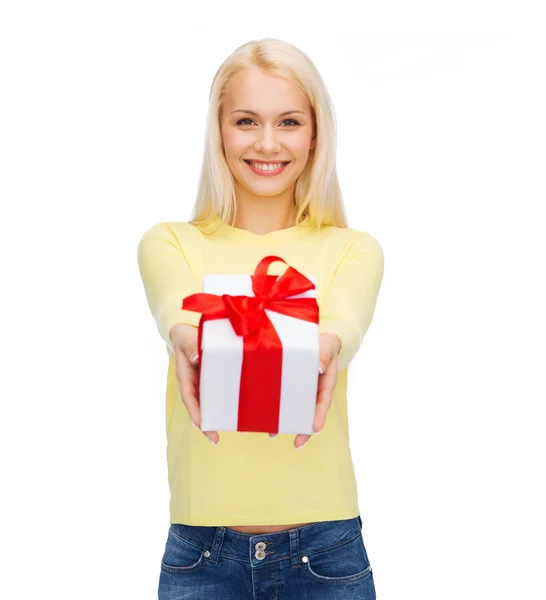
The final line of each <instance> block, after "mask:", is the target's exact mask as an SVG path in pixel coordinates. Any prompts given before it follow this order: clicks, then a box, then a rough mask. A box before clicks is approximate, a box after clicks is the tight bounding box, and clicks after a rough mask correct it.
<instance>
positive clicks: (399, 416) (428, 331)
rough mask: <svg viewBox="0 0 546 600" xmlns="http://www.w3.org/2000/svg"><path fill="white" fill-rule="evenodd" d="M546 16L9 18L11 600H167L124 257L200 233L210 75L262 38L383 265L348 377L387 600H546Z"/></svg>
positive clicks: (5, 506) (156, 431) (152, 384)
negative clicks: (271, 41) (305, 63)
mask: <svg viewBox="0 0 546 600" xmlns="http://www.w3.org/2000/svg"><path fill="white" fill-rule="evenodd" d="M538 4H539V3H538V2H536V3H534V4H531V3H529V2H527V3H518V4H516V2H492V1H490V2H486V1H483V0H482V1H476V0H473V1H472V2H469V1H466V2H461V1H458V2H451V3H446V2H423V1H419V2H398V3H394V2H380V3H378V2H373V3H371V2H370V3H364V4H362V3H355V4H353V3H348V2H340V1H337V2H335V3H320V2H313V3H307V2H306V3H303V2H300V3H295V2H290V3H283V2H280V3H279V2H275V3H273V4H271V3H246V2H245V3H243V2H228V3H224V4H222V5H220V4H218V5H216V4H214V3H211V2H199V3H185V2H181V1H179V2H150V1H149V2H134V1H133V2H121V1H113V0H110V1H108V2H104V1H98V0H95V1H94V2H83V1H79V2H74V1H73V2H58V1H57V2H54V1H50V2H23V1H18V2H16V1H15V0H12V1H11V2H9V1H7V2H4V3H3V4H2V8H1V9H0V69H1V71H0V85H1V86H2V90H1V93H0V103H1V106H0V128H1V129H0V173H1V176H0V186H1V187H0V194H1V210H2V218H1V222H0V223H1V225H0V226H1V231H2V235H1V241H0V243H1V247H0V250H1V257H2V288H3V291H2V294H1V296H0V298H1V302H2V307H1V308H2V310H1V313H0V314H1V317H0V318H1V319H2V322H1V326H2V329H1V331H2V335H1V348H2V350H1V351H2V376H1V378H0V385H1V389H0V398H1V411H2V412H1V415H0V427H1V429H0V444H1V447H0V451H1V456H2V465H1V469H2V471H1V472H2V494H1V500H0V502H1V512H0V515H1V516H0V518H1V523H0V526H1V536H0V544H1V546H2V548H1V549H2V554H3V559H2V569H1V570H2V576H1V578H0V596H1V597H3V598H9V599H10V600H15V599H20V598H21V599H22V598H24V599H27V598H28V599H30V598H32V599H34V598H41V597H44V596H46V595H47V596H51V597H55V598H58V599H59V600H60V599H69V598H70V599H73V598H78V599H80V600H84V599H93V600H95V599H97V598H105V599H110V598H111V599H114V598H131V599H140V598H142V599H151V598H155V597H157V582H158V577H159V561H160V558H161V555H162V552H163V550H164V545H165V541H166V538H167V530H168V484H167V471H166V468H167V466H166V439H165V430H164V426H165V421H164V418H165V407H164V403H165V397H164V392H165V383H166V380H165V378H166V368H167V354H166V350H165V346H164V343H163V341H162V340H161V338H160V336H159V334H158V332H157V330H156V328H155V325H154V323H153V321H152V317H151V314H150V313H149V312H148V307H147V305H146V303H145V298H144V292H143V288H142V283H141V280H140V278H139V273H138V268H137V261H136V249H137V244H138V241H139V239H140V236H141V235H142V233H143V232H144V230H146V229H147V228H148V227H150V226H151V225H153V224H155V223H156V222H158V221H163V220H187V219H188V218H189V216H190V212H191V208H192V206H193V202H194V198H195V194H196V190H197V179H198V174H199V168H200V165H201V158H202V151H203V142H204V129H205V117H206V110H207V102H208V94H209V88H210V84H211V81H212V77H213V76H214V73H215V72H216V70H217V68H218V67H219V66H220V64H221V62H222V61H223V60H224V59H225V58H226V57H227V56H228V55H229V54H230V53H231V52H232V51H233V50H234V49H235V48H236V47H237V46H239V45H241V44H243V43H244V42H246V41H249V40H251V39H258V38H261V37H277V38H280V39H285V40H287V41H290V42H292V43H294V44H295V45H297V46H299V47H300V48H301V49H302V50H303V51H304V52H306V53H307V54H308V55H309V56H310V57H311V59H312V60H313V61H314V62H315V64H316V65H317V67H318V69H319V70H320V72H321V74H322V76H323V78H324V80H325V82H326V85H327V87H328V89H329V92H330V94H331V96H332V99H333V101H334V105H335V109H336V116H337V121H338V131H339V139H338V174H339V177H340V181H341V185H342V190H343V194H344V198H345V201H346V207H347V212H348V216H349V220H350V225H351V226H352V227H354V228H357V229H360V230H364V231H369V232H370V233H371V234H372V235H374V236H375V237H376V238H377V239H378V240H379V241H380V243H381V245H382V247H383V250H384V253H385V274H384V281H383V285H382V288H381V291H380V296H379V300H378V304H377V309H376V313H375V316H374V320H373V322H372V325H371V327H370V330H369V332H368V334H367V336H366V338H365V340H364V343H363V345H362V347H361V350H360V352H359V353H358V355H357V357H356V358H355V360H354V363H353V365H352V366H351V368H350V375H349V377H350V379H349V411H350V427H351V448H352V451H353V456H354V461H355V469H356V472H357V473H356V474H357V480H358V484H359V501H360V508H361V515H362V519H363V533H364V539H365V543H366V547H367V549H368V553H369V556H370V559H371V562H372V564H373V567H374V576H375V583H376V587H377V591H378V598H380V599H381V600H411V599H415V600H455V599H456V600H460V599H461V598H464V599H465V600H484V599H490V598H491V599H493V598H495V600H504V599H513V598H518V599H525V600H544V599H545V598H546V582H545V579H544V564H545V560H546V553H545V550H544V548H545V541H544V539H545V535H546V527H545V517H544V506H545V505H546V497H545V494H544V491H543V489H544V483H545V482H544V479H545V477H544V471H545V469H544V455H545V450H546V448H545V444H544V429H545V421H544V418H543V416H542V415H541V409H542V408H543V407H544V404H545V400H546V393H545V392H546V385H545V358H546V356H545V354H546V353H545V334H546V327H545V325H546V323H545V317H544V307H545V306H546V293H545V284H544V274H545V266H544V264H545V261H546V244H545V241H544V229H545V220H544V216H543V213H542V209H543V208H544V203H545V200H546V197H545V187H546V186H545V164H546V160H545V159H546V151H545V148H546V145H545V135H546V122H545V121H546V119H545V110H544V107H545V106H546V93H545V87H544V86H545V72H546V70H545V51H546V46H545V43H544V29H545V21H544V18H543V17H541V16H540V14H539V12H538ZM357 11H358V12H357ZM211 19H212V21H211ZM302 451H303V452H305V449H303V450H302Z"/></svg>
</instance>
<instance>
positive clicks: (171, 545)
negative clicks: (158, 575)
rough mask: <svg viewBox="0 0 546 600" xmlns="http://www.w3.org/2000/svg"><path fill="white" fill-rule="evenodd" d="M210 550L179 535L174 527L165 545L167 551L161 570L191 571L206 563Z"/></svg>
mask: <svg viewBox="0 0 546 600" xmlns="http://www.w3.org/2000/svg"><path fill="white" fill-rule="evenodd" d="M205 556H208V552H207V551H206V550H205V549H203V548H200V547H199V546H196V545H194V544H192V543H191V542H189V541H187V540H185V539H184V538H181V537H180V536H179V535H177V534H176V533H175V532H174V531H173V529H172V527H170V528H169V536H168V538H167V544H166V545H165V553H164V554H163V557H162V558H161V570H162V571H165V572H166V573H171V574H177V573H181V574H184V573H190V572H193V571H196V570H197V569H199V568H201V567H202V566H203V565H204V564H205Z"/></svg>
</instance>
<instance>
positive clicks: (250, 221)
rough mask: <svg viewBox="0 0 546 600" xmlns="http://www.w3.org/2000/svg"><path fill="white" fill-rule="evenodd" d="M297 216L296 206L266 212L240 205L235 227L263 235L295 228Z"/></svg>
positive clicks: (263, 209) (262, 209)
mask: <svg viewBox="0 0 546 600" xmlns="http://www.w3.org/2000/svg"><path fill="white" fill-rule="evenodd" d="M296 214H297V209H296V205H295V204H294V205H290V206H287V207H278V208H277V207H275V208H271V209H270V210H265V207H264V208H261V209H259V208H258V207H253V209H250V208H246V207H244V206H241V205H239V206H238V209H237V220H236V222H235V227H237V228H239V229H246V230H247V231H251V232H252V233H256V234H258V235H263V234H265V233H270V232H271V231H277V230H279V229H287V228H288V227H293V226H294V225H296Z"/></svg>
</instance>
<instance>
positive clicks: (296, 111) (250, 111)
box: [231, 108, 305, 117]
mask: <svg viewBox="0 0 546 600" xmlns="http://www.w3.org/2000/svg"><path fill="white" fill-rule="evenodd" d="M236 112H242V113H248V114H249V115H254V116H256V117H259V116H260V115H259V114H258V113H257V112H254V111H253V110H247V109H246V108H238V109H236V110H232V111H231V114H233V113H236ZM293 113H300V114H302V115H305V113H304V112H303V111H301V110H287V111H285V112H282V113H280V114H279V115H277V116H279V117H284V115H291V114H293Z"/></svg>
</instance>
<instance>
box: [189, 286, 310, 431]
mask: <svg viewBox="0 0 546 600" xmlns="http://www.w3.org/2000/svg"><path fill="white" fill-rule="evenodd" d="M308 279H309V280H310V281H311V282H312V283H315V280H314V278H313V277H312V276H310V277H308ZM203 292H206V293H209V294H215V295H219V296H221V295H222V294H229V295H231V296H252V297H253V296H254V292H253V289H252V278H251V276H250V275H232V274H230V275H206V276H205V277H204V278H203ZM315 297H316V295H315V289H311V290H308V291H306V292H304V293H301V294H296V295H294V296H290V298H289V299H292V298H315ZM287 300H288V298H287ZM265 312H266V314H267V316H268V317H269V319H270V320H271V322H272V324H273V326H274V328H275V331H276V333H277V335H278V336H279V338H280V341H281V343H282V372H281V373H279V376H280V377H281V384H280V390H281V391H280V412H279V423H278V433H291V434H298V433H303V434H308V435H310V434H312V433H313V421H314V417H315V409H316V400H317V389H318V378H319V371H318V369H319V361H320V357H319V331H318V324H317V323H313V322H310V321H306V320H304V319H298V318H296V317H293V316H288V315H284V314H281V313H278V312H275V311H273V310H270V309H268V308H266V309H265ZM202 328H203V330H202V340H201V353H200V366H199V369H200V383H199V402H200V409H201V426H200V429H201V430H202V431H218V432H220V431H238V429H237V424H238V412H239V393H240V387H241V369H242V365H243V336H238V335H237V334H236V333H235V331H234V329H233V327H232V325H231V322H230V321H229V319H227V318H225V319H212V320H206V321H204V322H203V323H202ZM259 394H260V390H256V395H257V399H259ZM266 433H276V431H269V432H266Z"/></svg>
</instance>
